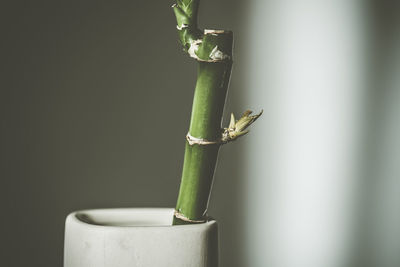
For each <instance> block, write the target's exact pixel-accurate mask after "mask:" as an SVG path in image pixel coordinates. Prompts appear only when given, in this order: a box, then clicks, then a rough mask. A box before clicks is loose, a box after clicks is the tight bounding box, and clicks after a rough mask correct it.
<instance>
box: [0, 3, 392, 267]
mask: <svg viewBox="0 0 400 267" xmlns="http://www.w3.org/2000/svg"><path fill="white" fill-rule="evenodd" d="M172 2H173V1H172V0H171V1H169V2H168V1H161V0H160V1H72V2H71V1H69V2H65V1H64V2H61V1H44V0H39V1H34V2H33V1H20V2H15V1H14V2H11V1H9V3H5V2H4V3H2V4H1V7H0V29H1V31H0V34H1V35H0V39H1V43H0V47H1V49H0V53H1V61H0V62H1V68H2V69H1V81H0V82H1V90H0V100H1V105H0V112H1V138H0V142H1V143H0V156H1V161H0V164H1V173H0V175H1V186H0V188H1V194H0V198H1V202H0V203H1V227H0V229H1V237H2V240H1V242H0V246H1V249H0V253H1V257H0V265H1V266H3V265H4V266H40V267H43V266H61V265H62V256H63V255H62V248H63V230H64V219H65V216H66V215H67V214H68V213H69V212H71V211H74V210H78V209H86V208H107V207H144V206H147V207H152V206H154V207H173V206H174V205H175V201H176V197H177V193H178V187H179V180H180V173H181V165H182V159H183V148H184V136H185V134H186V131H187V127H188V124H189V117H190V109H191V101H192V96H193V87H194V83H195V79H196V77H195V76H196V74H195V72H196V71H195V69H196V63H195V62H193V61H192V60H190V59H189V58H187V56H186V55H184V54H183V53H182V51H181V49H180V47H179V44H178V41H177V37H176V32H175V21H174V16H173V14H172V11H171V9H170V6H171V4H172ZM399 12H400V7H399V4H398V3H397V1H395V0H384V1H382V0H370V1H357V0H353V1H348V0H299V1H289V0H268V1H267V0H265V1H264V0H251V1H229V0H218V1H211V0H204V1H202V3H201V9H200V25H201V26H202V27H203V28H215V27H216V28H224V29H231V30H233V31H234V32H235V40H236V41H235V64H234V68H233V76H232V80H231V86H230V91H229V96H228V100H227V106H226V114H229V112H231V111H234V112H235V113H236V114H237V113H240V112H242V111H243V110H245V109H247V108H253V109H256V110H258V109H261V108H264V110H265V112H264V115H263V117H262V118H261V119H260V120H259V121H258V122H257V125H255V126H254V129H253V130H252V132H251V133H250V135H248V136H247V137H245V138H243V139H242V140H240V141H238V142H235V143H233V144H230V145H229V146H226V147H224V148H223V149H222V151H221V153H220V158H219V166H218V169H217V172H216V180H215V184H214V188H213V193H212V197H211V203H210V209H209V213H210V214H211V215H213V216H214V217H216V219H217V220H218V221H219V224H220V228H219V229H220V240H221V246H220V250H221V263H222V264H221V266H233V267H235V266H252V267H258V266H259V267H265V266H274V267H303V266H304V267H321V266H323V267H343V266H351V267H355V266H360V267H361V266H362V267H365V266H368V267H397V266H399V264H400V258H399V256H398V255H399V254H398V251H399V248H400V242H399V240H400V230H399V229H400V228H399V221H400V215H399V210H400V209H399V208H398V207H399V196H400V194H399V191H398V188H400V186H399V185H400V178H399V177H400V170H399V166H400V164H399V163H400V157H399V141H398V140H399V138H398V136H399V116H400V110H399V107H400V97H399V92H400V90H399V88H400V81H399V78H398V77H400V76H399V62H400V60H399V58H400V57H399V55H400V53H399V51H400V50H399V47H400V46H399V40H400V38H399V36H400V34H399V33H400V23H399V16H398V14H399ZM247 40H252V41H251V42H249V41H247Z"/></svg>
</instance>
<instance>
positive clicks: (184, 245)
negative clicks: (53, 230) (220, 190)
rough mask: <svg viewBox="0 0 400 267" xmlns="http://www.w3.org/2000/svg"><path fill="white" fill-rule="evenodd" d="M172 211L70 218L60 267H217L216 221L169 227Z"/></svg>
mask: <svg viewBox="0 0 400 267" xmlns="http://www.w3.org/2000/svg"><path fill="white" fill-rule="evenodd" d="M173 212H174V210H173V209H170V208H121V209H99V210H83V211H78V212H73V213H71V214H69V215H68V217H67V220H66V223H65V241H64V267H134V266H138V267H139V266H140V267H163V266H173V267H190V266H193V267H217V266H218V228H217V223H216V221H214V220H211V221H209V222H206V223H201V224H192V225H177V226H172V217H173Z"/></svg>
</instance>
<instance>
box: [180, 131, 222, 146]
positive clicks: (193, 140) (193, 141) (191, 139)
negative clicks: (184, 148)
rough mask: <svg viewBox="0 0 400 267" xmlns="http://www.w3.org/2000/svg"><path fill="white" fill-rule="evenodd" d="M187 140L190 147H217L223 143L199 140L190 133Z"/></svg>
mask: <svg viewBox="0 0 400 267" xmlns="http://www.w3.org/2000/svg"><path fill="white" fill-rule="evenodd" d="M186 140H187V141H188V143H189V145H191V146H193V145H203V146H204V145H217V144H220V143H221V140H218V141H209V140H207V139H203V138H197V137H194V136H192V135H191V134H190V133H187V135H186Z"/></svg>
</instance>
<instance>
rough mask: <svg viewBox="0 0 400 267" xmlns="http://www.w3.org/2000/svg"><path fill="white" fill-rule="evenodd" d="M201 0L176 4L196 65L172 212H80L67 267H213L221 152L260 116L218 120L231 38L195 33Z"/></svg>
mask: <svg viewBox="0 0 400 267" xmlns="http://www.w3.org/2000/svg"><path fill="white" fill-rule="evenodd" d="M199 1H200V0H176V3H175V4H174V5H173V6H172V8H173V11H174V13H175V17H176V21H177V25H176V28H177V30H178V35H179V40H180V42H181V44H182V46H183V49H184V51H185V52H186V53H187V54H188V55H189V56H190V57H191V58H194V59H195V60H196V61H197V62H198V72H197V82H196V87H195V92H194V100H193V107H192V114H191V121H190V126H189V131H188V133H187V135H186V147H185V156H184V163H183V171H182V180H181V185H180V190H179V196H178V201H177V205H176V208H175V209H165V208H164V209H157V208H131V209H129V208H128V209H104V210H84V211H78V212H74V213H71V214H70V215H68V217H67V220H66V229H65V244H64V267H88V266H113V267H127V266H152V267H153V266H218V232H217V223H216V222H215V221H214V220H212V219H211V218H210V217H208V215H207V206H208V200H209V196H210V191H211V186H212V182H213V176H214V170H215V167H216V162H217V157H218V151H219V149H220V147H221V146H222V145H224V144H227V143H229V142H231V141H234V140H236V139H237V138H239V137H241V136H243V135H245V134H246V133H247V132H248V130H246V129H247V127H249V126H250V125H251V124H252V123H253V122H254V121H255V120H256V119H257V118H258V117H259V116H260V115H261V113H262V112H261V113H259V114H257V115H251V113H252V112H251V111H246V112H244V113H243V115H242V117H241V118H240V119H239V120H236V119H235V117H234V115H233V114H231V119H230V123H229V125H228V126H227V127H224V128H221V120H222V115H223V110H224V104H225V99H226V94H227V89H228V85H229V80H230V75H231V68H232V48H233V33H232V32H231V31H226V30H200V29H199V28H198V26H197V13H198V7H199Z"/></svg>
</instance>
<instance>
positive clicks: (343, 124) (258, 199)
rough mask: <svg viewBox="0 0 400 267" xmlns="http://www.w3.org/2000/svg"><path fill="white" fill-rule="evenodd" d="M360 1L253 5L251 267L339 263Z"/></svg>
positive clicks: (349, 202) (356, 111) (346, 241)
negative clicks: (254, 114)
mask: <svg viewBox="0 0 400 267" xmlns="http://www.w3.org/2000/svg"><path fill="white" fill-rule="evenodd" d="M362 12H363V10H362V9H361V8H360V4H359V2H358V1H349V0H337V1H336V0H335V1H331V0H326V1H325V0H322V1H321V0H318V1H317V0H299V1H289V0H280V1H275V0H271V1H264V0H255V1H252V5H251V6H250V10H249V14H251V18H250V25H249V27H248V29H249V36H248V40H256V41H254V42H249V47H250V48H249V51H250V52H249V59H248V62H249V63H248V73H249V74H248V75H249V77H248V88H249V89H248V90H247V91H246V93H247V96H249V97H248V99H247V101H245V102H246V103H247V104H246V105H248V106H249V107H252V108H253V109H254V110H260V109H261V108H263V109H264V114H263V117H262V118H260V120H258V121H257V123H256V124H255V126H254V128H253V129H252V130H251V133H250V135H249V136H248V137H247V138H246V139H245V140H243V142H247V144H246V145H247V147H248V149H247V150H246V152H247V153H246V155H245V159H246V165H247V170H246V172H245V175H244V177H249V178H248V179H244V180H245V181H246V187H245V190H246V192H247V196H248V197H247V198H246V208H245V211H246V216H245V218H246V220H247V222H246V227H245V228H246V231H247V232H246V236H247V240H246V254H247V264H248V266H252V267H264V266H273V267H321V266H323V267H339V266H346V261H347V258H348V253H350V248H349V246H351V242H352V240H351V233H352V231H353V229H352V227H353V226H352V224H353V221H354V218H353V216H354V214H355V213H354V206H355V201H354V198H355V194H354V192H355V191H356V184H357V179H358V174H357V164H358V163H357V160H358V149H359V147H358V145H359V140H360V131H361V125H360V123H361V119H360V114H361V106H362V103H363V96H364V95H363V90H366V87H365V84H363V83H364V80H363V78H364V77H363V75H364V74H363V71H364V62H363V55H364V54H363V53H364V51H365V44H366V42H364V40H363V38H364V37H363V25H362V23H363V22H362V19H361V18H362V14H361V13H362Z"/></svg>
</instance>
